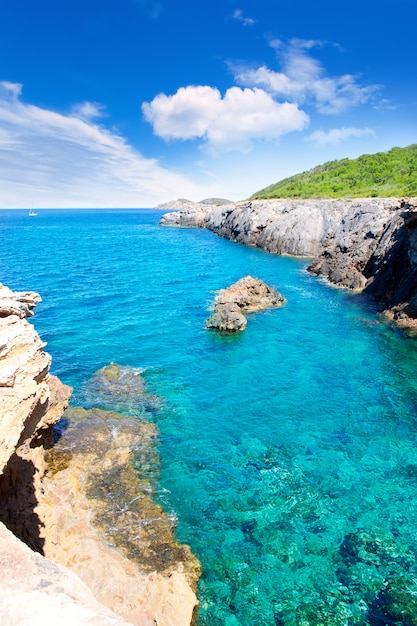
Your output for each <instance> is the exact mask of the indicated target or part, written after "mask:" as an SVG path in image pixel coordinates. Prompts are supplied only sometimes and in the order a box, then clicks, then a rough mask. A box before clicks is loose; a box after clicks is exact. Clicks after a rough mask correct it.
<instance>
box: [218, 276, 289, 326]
mask: <svg viewBox="0 0 417 626" xmlns="http://www.w3.org/2000/svg"><path fill="white" fill-rule="evenodd" d="M284 302H285V299H284V297H283V296H282V295H281V294H280V293H279V292H278V291H276V290H275V289H273V288H272V287H269V286H268V285H267V284H266V283H264V282H263V281H262V280H259V279H257V278H252V276H245V277H244V278H241V279H240V280H238V281H237V282H236V283H234V284H233V285H231V286H230V287H228V288H227V289H224V290H222V291H220V292H219V294H218V295H217V296H216V300H215V303H214V307H213V309H214V310H213V313H212V314H211V315H210V317H209V318H208V319H207V321H206V327H207V328H216V329H218V330H221V331H231V332H236V331H242V330H244V329H245V328H246V324H247V319H246V317H245V314H246V313H254V312H256V311H263V310H265V309H269V308H275V307H280V306H282V305H283V304H284Z"/></svg>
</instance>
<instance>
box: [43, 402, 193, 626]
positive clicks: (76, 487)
mask: <svg viewBox="0 0 417 626" xmlns="http://www.w3.org/2000/svg"><path fill="white" fill-rule="evenodd" d="M157 438H158V432H157V429H156V427H155V426H154V425H153V424H152V423H151V422H149V421H148V420H146V419H141V418H137V417H127V416H125V415H120V414H118V413H115V412H112V411H103V410H101V409H90V410H85V409H82V408H71V409H68V410H67V411H66V413H65V430H63V432H62V433H61V437H60V439H59V440H58V442H57V443H56V444H55V446H54V447H53V448H51V449H50V450H48V451H47V452H46V453H45V456H46V461H47V471H46V474H45V477H44V480H43V483H42V489H43V493H42V497H41V499H40V503H39V506H38V509H39V513H40V515H41V517H42V518H43V519H44V520H45V526H46V531H45V537H44V553H45V555H46V556H48V557H49V558H50V559H52V560H54V561H55V562H57V563H60V564H62V565H64V566H66V567H67V568H69V569H71V570H72V571H73V572H74V573H76V574H77V575H78V576H79V578H80V579H81V580H83V581H84V582H85V583H86V584H88V586H89V587H90V589H91V590H92V592H93V594H94V596H95V597H96V598H97V599H98V600H99V601H100V602H101V603H102V604H104V605H105V606H107V607H108V608H110V609H111V610H113V611H114V612H115V613H117V614H118V615H121V616H122V617H124V618H125V619H127V620H128V621H129V622H132V623H133V624H139V625H142V624H148V623H149V624H154V623H157V624H160V625H161V626H162V625H166V626H168V625H169V626H171V625H175V624H178V625H186V624H190V623H191V620H192V616H193V611H194V609H195V608H196V605H197V598H196V595H195V589H196V585H197V580H198V578H199V575H200V565H199V563H198V561H197V559H196V558H195V557H194V556H193V555H192V554H191V552H190V549H189V548H188V546H185V545H181V544H178V543H177V542H176V541H175V539H174V528H175V519H173V518H172V517H170V516H169V515H167V514H166V513H165V512H164V510H163V509H162V507H161V506H160V505H158V504H156V503H155V502H154V500H153V499H152V496H153V494H154V490H155V485H156V479H157V476H158V468H159V457H158V454H157V450H156V443H157Z"/></svg>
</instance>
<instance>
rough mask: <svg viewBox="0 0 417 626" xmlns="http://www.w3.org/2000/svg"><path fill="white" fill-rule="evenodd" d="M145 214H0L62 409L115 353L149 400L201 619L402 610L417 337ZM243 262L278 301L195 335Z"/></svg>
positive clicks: (414, 605)
mask: <svg viewBox="0 0 417 626" xmlns="http://www.w3.org/2000/svg"><path fill="white" fill-rule="evenodd" d="M160 217H161V213H160V212H158V211H151V210H126V211H120V210H119V211H111V210H107V211H53V210H45V211H38V215H37V216H36V217H28V214H27V212H26V211H0V246H1V247H0V250H1V252H0V281H1V282H3V283H4V284H6V285H7V286H9V287H11V288H12V289H15V290H33V291H37V292H39V293H40V294H41V295H42V298H43V302H42V303H40V304H39V305H38V307H37V309H36V315H35V317H34V318H33V323H34V324H35V326H36V329H37V330H38V332H39V333H40V335H41V337H42V338H43V339H44V340H45V341H46V342H47V344H48V347H47V350H48V351H49V352H50V354H51V355H52V357H53V367H52V370H53V373H55V374H57V375H58V376H59V377H60V378H61V379H62V380H63V382H65V383H68V384H69V385H72V386H73V387H74V396H73V401H72V403H73V404H74V405H76V404H77V395H78V396H79V394H80V390H81V387H82V385H83V384H84V383H85V382H86V381H87V380H88V379H89V378H90V376H91V375H92V374H93V373H94V372H95V371H96V370H97V369H99V368H100V367H102V366H104V365H107V364H108V363H110V362H117V363H120V364H122V365H130V366H133V367H135V368H138V369H139V370H140V371H143V375H144V377H145V379H146V382H147V385H148V389H149V391H151V393H155V394H157V395H159V396H161V397H162V398H163V402H162V405H161V408H160V409H159V411H157V412H156V414H155V415H153V416H151V418H152V419H154V420H155V422H156V423H157V425H158V427H159V430H160V455H161V471H160V475H159V478H158V481H159V482H158V486H157V497H158V498H159V500H160V502H161V503H162V504H163V505H164V507H165V508H166V510H167V511H168V512H170V513H172V514H174V515H175V516H176V518H177V520H178V524H177V536H178V539H179V540H181V541H183V542H186V543H188V544H190V546H191V548H192V550H193V551H194V553H195V554H196V555H197V556H198V557H199V558H200V560H201V563H202V566H203V576H202V579H201V582H200V587H199V597H200V603H201V608H200V613H199V618H198V624H199V626H223V625H226V626H258V625H259V626H275V625H283V626H309V625H323V626H330V625H338V626H341V625H347V626H351V625H356V624H359V625H367V624H370V625H371V626H382V625H383V624H396V625H399V624H401V625H407V626H408V625H412V624H417V558H416V557H417V414H416V408H417V378H416V372H417V350H416V348H417V345H416V340H415V339H411V338H407V337H406V336H405V335H404V334H402V333H401V332H400V331H398V330H396V329H395V328H393V327H392V326H391V325H389V324H387V323H385V322H383V321H381V319H379V317H378V315H377V314H376V312H375V310H374V309H373V307H372V305H371V304H370V303H369V302H367V301H366V300H364V299H363V298H360V297H358V296H352V295H350V294H348V293H346V292H344V291H340V290H335V289H333V288H332V287H330V286H328V285H327V284H326V283H324V282H322V281H321V280H319V279H317V278H315V277H312V276H310V275H309V274H308V273H307V272H306V270H305V268H306V266H307V260H306V259H302V260H300V259H291V258H286V257H282V258H281V257H277V256H273V255H269V254H267V253H265V252H263V251H261V250H257V249H252V248H249V247H245V246H241V245H237V244H233V243H231V242H228V241H225V240H222V239H220V238H218V237H216V236H215V235H213V234H212V233H210V232H208V231H204V230H177V229H171V228H169V229H168V228H162V227H159V226H158V221H159V219H160ZM247 274H250V275H252V276H255V277H257V278H260V279H262V280H264V281H266V282H267V283H268V284H270V285H272V286H274V287H275V288H277V289H278V290H279V291H281V293H282V294H283V295H284V296H285V298H286V299H287V303H286V305H285V307H284V308H282V309H277V310H270V311H267V312H263V313H258V314H256V315H253V316H251V317H250V318H249V322H248V326H247V329H246V331H245V332H244V333H242V334H241V335H239V336H221V335H218V334H216V332H215V331H208V330H206V329H205V328H204V321H205V319H206V318H207V317H208V314H209V308H210V304H211V302H212V301H213V298H214V295H215V292H216V290H217V289H220V288H223V287H227V286H228V285H230V284H231V283H233V282H235V281H236V280H238V279H239V278H241V277H242V276H244V275H247ZM115 408H117V407H115ZM132 411H133V412H134V409H132Z"/></svg>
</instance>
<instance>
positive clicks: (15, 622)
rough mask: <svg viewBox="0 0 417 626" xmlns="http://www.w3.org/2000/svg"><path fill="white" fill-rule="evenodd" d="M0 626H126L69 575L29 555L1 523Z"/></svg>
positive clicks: (126, 624)
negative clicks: (0, 625)
mask: <svg viewBox="0 0 417 626" xmlns="http://www.w3.org/2000/svg"><path fill="white" fill-rule="evenodd" d="M0 570H1V572H2V575H1V577H0V622H1V624H2V626H57V625H58V626H128V625H129V624H131V623H130V622H127V621H126V620H124V619H123V618H121V617H119V616H117V615H115V614H114V613H113V612H112V611H110V610H109V609H107V608H105V607H104V606H102V605H101V604H99V603H98V602H97V600H96V599H95V598H94V596H93V594H92V593H91V591H90V589H88V587H87V586H86V585H85V584H84V583H82V582H81V580H80V579H79V578H78V577H77V576H76V575H75V574H73V573H72V572H70V571H69V570H67V569H65V568H64V567H62V566H60V565H57V564H56V563H53V562H52V561H50V560H49V559H46V558H45V557H43V556H41V555H40V554H38V553H36V552H32V550H31V549H30V548H28V547H27V546H26V545H25V544H24V543H22V542H21V541H19V540H18V539H17V538H16V537H15V536H14V535H13V534H12V533H11V532H10V531H9V530H7V528H6V527H5V526H4V525H3V524H1V523H0Z"/></svg>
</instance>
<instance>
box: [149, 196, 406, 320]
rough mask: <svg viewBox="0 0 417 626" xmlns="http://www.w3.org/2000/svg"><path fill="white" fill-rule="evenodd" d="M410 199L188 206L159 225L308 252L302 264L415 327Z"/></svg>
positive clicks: (285, 250)
mask: <svg viewBox="0 0 417 626" xmlns="http://www.w3.org/2000/svg"><path fill="white" fill-rule="evenodd" d="M416 205H417V200H416V199H410V200H409V201H408V202H406V203H405V202H404V201H402V200H400V199H397V198H365V199H355V200H291V199H278V200H254V201H252V202H246V203H232V204H229V205H224V206H219V207H210V206H204V205H201V204H200V205H198V206H197V207H188V209H187V211H186V212H183V211H177V212H173V213H170V214H167V215H164V216H163V218H162V220H161V222H160V224H161V225H163V226H180V227H181V226H187V227H191V226H194V227H196V228H201V227H203V228H208V229H209V230H212V231H213V232H214V233H216V234H218V235H219V236H221V237H225V238H227V239H230V240H231V241H236V242H239V243H244V244H247V245H251V246H258V247H260V248H263V249H265V250H267V251H269V252H271V253H274V254H289V255H295V256H306V257H315V260H314V261H313V262H312V263H311V264H310V266H309V271H310V272H312V273H314V274H316V275H319V276H324V277H326V278H327V279H328V280H329V281H330V282H331V283H332V284H334V285H337V286H340V287H345V288H348V289H351V290H353V291H355V292H363V291H364V292H365V293H367V294H369V295H370V296H371V297H372V298H373V299H374V300H375V301H377V302H378V303H379V304H380V306H381V310H383V311H384V313H385V315H386V316H387V317H389V318H390V319H393V320H394V321H395V322H396V323H397V324H398V325H400V326H403V327H405V328H411V329H417V321H416V320H417V291H416V287H415V286H416V284H417V280H416V279H417V273H416V265H417V263H416V258H417V241H416V240H417V218H416V211H417V209H416Z"/></svg>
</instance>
